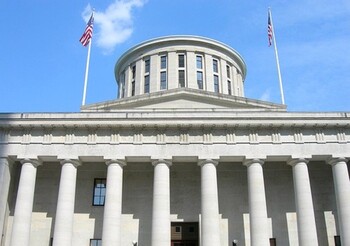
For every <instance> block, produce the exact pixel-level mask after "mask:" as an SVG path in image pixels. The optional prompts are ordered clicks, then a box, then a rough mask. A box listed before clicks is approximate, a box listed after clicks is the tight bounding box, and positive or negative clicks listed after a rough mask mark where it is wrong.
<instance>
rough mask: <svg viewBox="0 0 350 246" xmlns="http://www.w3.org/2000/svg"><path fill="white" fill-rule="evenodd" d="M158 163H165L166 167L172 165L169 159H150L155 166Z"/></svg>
mask: <svg viewBox="0 0 350 246" xmlns="http://www.w3.org/2000/svg"><path fill="white" fill-rule="evenodd" d="M158 164H166V165H167V166H168V167H170V166H171V165H172V162H171V161H169V160H165V159H159V160H155V161H152V165H153V166H157V165H158Z"/></svg>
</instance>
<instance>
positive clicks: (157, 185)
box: [152, 160, 171, 246]
mask: <svg viewBox="0 0 350 246" xmlns="http://www.w3.org/2000/svg"><path fill="white" fill-rule="evenodd" d="M152 164H153V166H154V181H153V211H152V246H169V245H170V243H171V238H170V237H171V234H170V230H171V228H170V171H169V167H170V166H171V162H170V161H166V160H158V161H154V162H153V163H152Z"/></svg>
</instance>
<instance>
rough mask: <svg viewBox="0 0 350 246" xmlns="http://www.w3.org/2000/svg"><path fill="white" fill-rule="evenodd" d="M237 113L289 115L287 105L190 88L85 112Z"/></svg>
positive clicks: (92, 107)
mask: <svg viewBox="0 0 350 246" xmlns="http://www.w3.org/2000/svg"><path fill="white" fill-rule="evenodd" d="M200 109H203V110H204V109H209V110H220V109H222V110H226V109H227V110H237V111H250V110H252V111H285V110H286V107H285V105H280V104H274V103H270V102H264V101H259V100H254V99H248V98H245V97H237V96H230V95H224V94H218V93H214V92H207V91H202V90H196V89H189V88H177V89H172V90H166V91H160V92H154V93H150V94H143V95H138V96H133V97H128V98H122V99H117V100H112V101H106V102H101V103H96V104H91V105H87V106H83V107H82V108H81V111H83V112H114V111H121V110H200Z"/></svg>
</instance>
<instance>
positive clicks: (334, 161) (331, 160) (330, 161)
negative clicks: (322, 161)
mask: <svg viewBox="0 0 350 246" xmlns="http://www.w3.org/2000/svg"><path fill="white" fill-rule="evenodd" d="M339 162H345V163H347V162H348V159H346V158H345V157H331V158H329V159H328V160H327V163H328V164H329V165H331V166H334V165H335V164H337V163H339Z"/></svg>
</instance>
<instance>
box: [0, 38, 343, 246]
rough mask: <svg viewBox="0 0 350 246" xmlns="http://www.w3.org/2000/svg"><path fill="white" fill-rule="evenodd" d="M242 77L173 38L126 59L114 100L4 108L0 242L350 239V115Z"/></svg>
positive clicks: (207, 244) (226, 63) (237, 59)
mask: <svg viewBox="0 0 350 246" xmlns="http://www.w3.org/2000/svg"><path fill="white" fill-rule="evenodd" d="M146 65H147V66H146ZM196 75H197V76H199V77H197V76H196ZM245 75H246V67H245V63H244V61H243V59H242V57H241V56H240V55H239V54H238V53H237V52H236V51H235V50H233V49H232V48H230V47H228V46H227V45H224V44H222V43H220V42H217V41H215V40H211V39H206V38H201V37H192V36H177V37H165V38H159V39H155V40H151V41H147V42H145V43H142V44H140V45H138V46H136V47H134V48H132V49H130V50H129V51H127V52H126V53H125V54H124V55H123V56H122V57H121V58H120V59H119V61H118V62H117V65H116V69H115V76H116V78H117V80H118V85H119V86H118V90H119V95H120V97H121V98H118V99H117V100H112V101H107V102H102V103H96V104H92V105H87V106H84V107H82V109H81V112H77V113H45V114H44V113H28V114H23V113H18V114H1V115H0V198H1V199H0V231H1V232H2V237H1V241H0V245H1V246H17V245H18V246H29V245H31V246H47V245H55V246H60V245H62V246H67V245H72V246H73V245H79V246H80V245H82V246H85V245H86V246H99V245H101V244H102V245H103V246H109V245H115V246H119V245H120V246H128V245H130V246H132V245H133V246H135V245H139V246H144V245H150V246H169V245H173V246H176V245H179V244H180V245H181V244H182V243H186V244H188V245H191V246H192V245H193V246H213V245H215V246H230V245H232V244H233V243H236V244H237V245H245V246H261V245H293V246H294V245H300V246H304V245H307V246H310V245H321V246H323V245H327V246H338V245H337V242H338V241H341V243H342V245H350V238H349V237H348V234H349V233H347V232H348V231H349V230H350V223H349V222H350V190H349V189H350V184H349V164H348V159H349V158H350V154H349V153H350V145H349V142H350V128H349V126H350V121H349V117H348V114H347V113H337V112H328V113H307V112H305V113H300V112H287V111H286V106H285V105H279V104H275V103H270V102H264V101H259V100H255V99H249V98H245V97H244V78H245ZM147 76H149V77H147ZM160 78H162V79H161V80H160ZM197 79H198V80H197ZM200 79H202V80H200ZM145 81H148V82H149V83H147V84H145ZM147 86H149V87H147ZM146 89H147V90H146Z"/></svg>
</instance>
